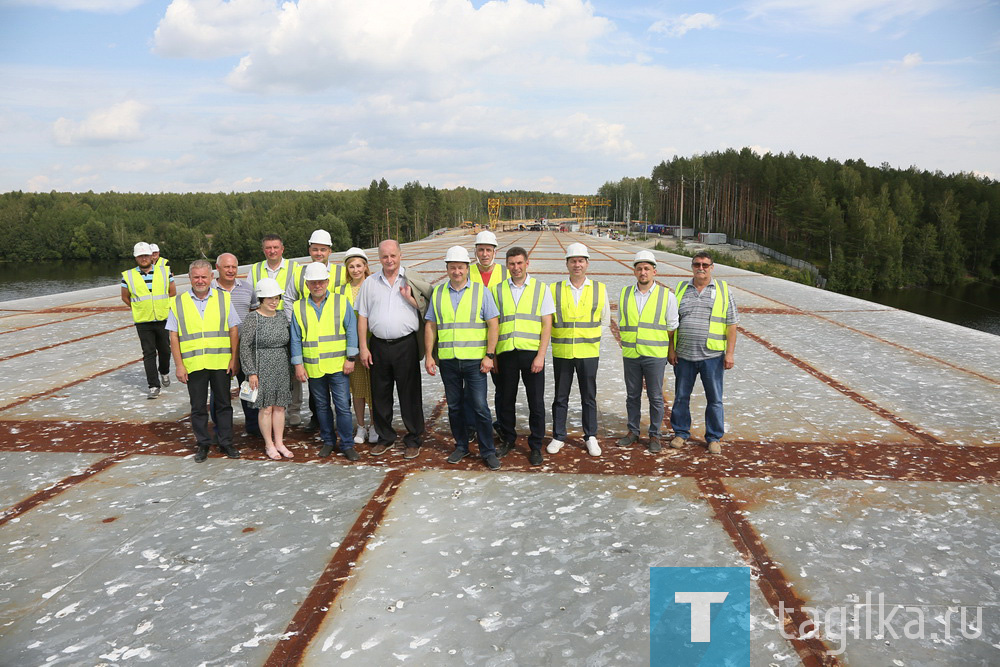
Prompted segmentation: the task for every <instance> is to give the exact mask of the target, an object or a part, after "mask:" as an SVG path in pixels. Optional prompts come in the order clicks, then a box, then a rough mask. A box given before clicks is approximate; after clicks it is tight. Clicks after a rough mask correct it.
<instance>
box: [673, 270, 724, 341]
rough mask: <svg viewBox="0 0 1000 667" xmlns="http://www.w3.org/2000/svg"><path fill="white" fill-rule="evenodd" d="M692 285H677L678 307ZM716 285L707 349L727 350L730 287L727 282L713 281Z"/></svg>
mask: <svg viewBox="0 0 1000 667" xmlns="http://www.w3.org/2000/svg"><path fill="white" fill-rule="evenodd" d="M690 284H691V281H690V280H682V281H680V282H679V283H677V289H676V292H677V307H678V308H680V306H681V299H683V298H684V292H685V291H687V288H688V286H689V285H690ZM712 284H713V285H715V299H714V301H712V315H711V317H709V320H708V340H707V341H705V347H707V348H708V349H710V350H716V351H719V350H725V349H726V313H728V312H729V285H727V284H726V281H725V280H712ZM674 335H676V333H675V334H674Z"/></svg>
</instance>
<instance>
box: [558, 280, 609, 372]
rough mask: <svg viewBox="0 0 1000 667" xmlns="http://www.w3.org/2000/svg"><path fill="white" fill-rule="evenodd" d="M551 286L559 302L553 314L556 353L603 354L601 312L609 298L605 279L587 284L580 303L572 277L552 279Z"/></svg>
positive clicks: (572, 356) (562, 355) (585, 356)
mask: <svg viewBox="0 0 1000 667" xmlns="http://www.w3.org/2000/svg"><path fill="white" fill-rule="evenodd" d="M595 286H596V291H597V298H596V299H595V298H594V291H595ZM550 287H551V289H552V298H553V299H554V300H555V306H556V312H555V315H554V317H553V318H552V356H553V357H559V358H560V359H588V358H590V357H599V356H601V314H602V313H603V312H604V303H605V302H606V301H607V299H608V292H607V288H605V286H604V283H599V282H597V281H596V280H592V281H591V282H590V285H587V286H586V287H584V289H583V294H581V295H580V303H575V302H574V301H573V293H572V292H571V291H570V283H569V281H568V280H561V281H559V282H557V283H552V285H550Z"/></svg>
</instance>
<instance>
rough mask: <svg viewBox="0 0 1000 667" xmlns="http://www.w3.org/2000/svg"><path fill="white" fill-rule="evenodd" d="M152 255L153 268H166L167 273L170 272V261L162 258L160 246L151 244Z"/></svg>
mask: <svg viewBox="0 0 1000 667" xmlns="http://www.w3.org/2000/svg"><path fill="white" fill-rule="evenodd" d="M149 251H150V253H149V254H150V255H152V257H153V266H164V267H166V269H167V271H169V270H170V260H169V259H166V258H164V257H160V246H158V245H156V244H155V243H150V244H149Z"/></svg>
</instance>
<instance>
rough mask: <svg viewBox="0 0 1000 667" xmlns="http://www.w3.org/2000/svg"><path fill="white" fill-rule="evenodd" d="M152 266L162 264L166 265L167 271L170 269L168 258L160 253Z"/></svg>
mask: <svg viewBox="0 0 1000 667" xmlns="http://www.w3.org/2000/svg"><path fill="white" fill-rule="evenodd" d="M153 266H163V267H166V269H167V271H169V270H170V260H169V259H166V258H165V257H164V256H163V255H160V256H159V258H157V260H156V263H155V264H153Z"/></svg>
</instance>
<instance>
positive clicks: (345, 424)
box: [290, 262, 361, 461]
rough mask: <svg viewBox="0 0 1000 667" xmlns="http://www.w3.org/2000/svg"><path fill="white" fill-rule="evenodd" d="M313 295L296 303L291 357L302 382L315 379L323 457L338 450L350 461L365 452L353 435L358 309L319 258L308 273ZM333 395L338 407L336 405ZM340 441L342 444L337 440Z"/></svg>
mask: <svg viewBox="0 0 1000 667" xmlns="http://www.w3.org/2000/svg"><path fill="white" fill-rule="evenodd" d="M302 275H303V277H304V278H305V281H306V287H307V289H308V290H309V296H308V297H307V298H305V299H299V300H298V301H296V302H295V303H294V304H292V311H291V312H292V323H291V326H292V332H291V345H290V351H291V362H292V365H293V366H294V367H295V377H296V378H298V380H299V382H308V383H309V394H310V396H311V397H312V399H313V405H314V406H315V410H314V414H315V415H316V417H317V420H318V421H319V434H320V438H321V439H322V440H323V445H322V447H321V448H320V450H319V455H320V457H323V458H325V457H327V456H329V455H330V454H331V453H333V451H334V450H336V449H339V451H340V452H341V453H342V454H343V455H344V458H346V459H347V460H348V461H357V460H358V459H359V458H361V457H360V455H359V454H358V453H357V451H356V450H355V449H354V437H353V436H352V435H351V432H352V430H353V429H352V422H351V385H350V379H349V378H348V376H349V375H350V374H351V372H352V371H353V370H354V362H355V360H356V359H357V355H358V328H357V322H356V320H355V318H354V309H353V308H352V307H351V304H350V302H348V300H347V297H346V296H344V295H343V294H341V293H340V292H334V293H330V291H329V287H330V271H329V269H327V267H326V265H325V264H323V263H322V262H313V263H312V264H309V265H307V266H306V268H305V270H303V272H302ZM331 397H332V402H333V406H334V409H335V410H336V428H334V411H333V410H331V409H330V404H331ZM338 438H339V440H340V446H339V448H338V446H337V440H338Z"/></svg>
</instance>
